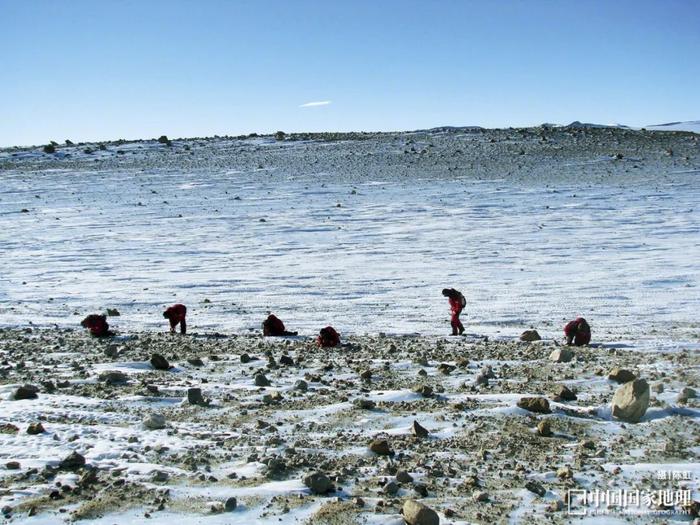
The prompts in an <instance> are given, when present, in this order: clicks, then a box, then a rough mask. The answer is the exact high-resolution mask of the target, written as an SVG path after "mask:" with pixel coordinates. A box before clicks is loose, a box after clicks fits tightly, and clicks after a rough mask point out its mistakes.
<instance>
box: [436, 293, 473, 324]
mask: <svg viewBox="0 0 700 525" xmlns="http://www.w3.org/2000/svg"><path fill="white" fill-rule="evenodd" d="M442 295H444V296H445V297H447V299H448V301H449V302H450V311H451V312H452V317H451V318H450V324H451V325H452V335H462V334H463V333H464V326H463V325H462V321H460V320H459V314H461V313H462V310H464V307H465V306H466V305H467V300H466V299H465V298H464V296H463V295H462V292H459V291H457V290H455V289H454V288H445V289H444V290H443V291H442Z"/></svg>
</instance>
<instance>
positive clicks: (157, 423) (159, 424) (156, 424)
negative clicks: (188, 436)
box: [143, 414, 165, 430]
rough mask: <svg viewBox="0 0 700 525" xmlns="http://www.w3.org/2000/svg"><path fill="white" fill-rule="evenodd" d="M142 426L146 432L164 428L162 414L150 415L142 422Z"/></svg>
mask: <svg viewBox="0 0 700 525" xmlns="http://www.w3.org/2000/svg"><path fill="white" fill-rule="evenodd" d="M143 426H144V427H146V428H147V429H148V430H160V429H163V428H165V416H163V415H162V414H151V415H150V416H148V417H147V418H146V419H144V420H143Z"/></svg>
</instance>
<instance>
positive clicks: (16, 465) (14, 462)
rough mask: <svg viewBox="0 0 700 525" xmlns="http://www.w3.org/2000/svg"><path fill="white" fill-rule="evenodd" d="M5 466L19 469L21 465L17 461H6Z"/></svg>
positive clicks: (8, 468) (9, 468)
mask: <svg viewBox="0 0 700 525" xmlns="http://www.w3.org/2000/svg"><path fill="white" fill-rule="evenodd" d="M5 468H6V469H7V470H19V469H20V468H21V465H20V464H19V461H8V462H7V463H5Z"/></svg>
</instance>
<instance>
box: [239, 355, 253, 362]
mask: <svg viewBox="0 0 700 525" xmlns="http://www.w3.org/2000/svg"><path fill="white" fill-rule="evenodd" d="M251 361H252V359H251V358H250V356H249V355H248V354H241V363H243V364H246V363H250V362H251Z"/></svg>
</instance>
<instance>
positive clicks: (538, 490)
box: [525, 480, 547, 497]
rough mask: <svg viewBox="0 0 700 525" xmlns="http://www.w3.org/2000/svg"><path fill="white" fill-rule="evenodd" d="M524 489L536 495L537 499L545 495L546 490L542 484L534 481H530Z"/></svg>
mask: <svg viewBox="0 0 700 525" xmlns="http://www.w3.org/2000/svg"><path fill="white" fill-rule="evenodd" d="M525 488H526V489H527V490H529V491H530V492H532V493H533V494H537V495H538V496H539V497H542V496H544V495H545V494H546V493H547V489H545V488H544V487H543V486H542V483H540V482H539V481H535V480H530V481H528V482H527V483H525Z"/></svg>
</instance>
